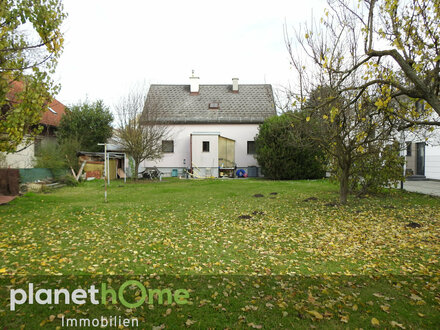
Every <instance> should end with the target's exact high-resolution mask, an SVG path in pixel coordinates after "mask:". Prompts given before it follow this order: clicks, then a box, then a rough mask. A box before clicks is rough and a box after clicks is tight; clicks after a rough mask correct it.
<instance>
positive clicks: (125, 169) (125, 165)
mask: <svg viewBox="0 0 440 330" xmlns="http://www.w3.org/2000/svg"><path fill="white" fill-rule="evenodd" d="M124 173H125V175H124V183H127V161H126V159H125V152H124Z"/></svg>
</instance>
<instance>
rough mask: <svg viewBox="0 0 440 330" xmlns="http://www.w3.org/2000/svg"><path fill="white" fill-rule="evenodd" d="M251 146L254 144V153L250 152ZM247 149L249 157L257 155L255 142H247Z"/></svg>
mask: <svg viewBox="0 0 440 330" xmlns="http://www.w3.org/2000/svg"><path fill="white" fill-rule="evenodd" d="M250 144H252V145H253V147H252V148H253V152H250V151H252V150H251V149H252V148H251V147H250ZM246 147H247V148H246V149H247V154H248V155H255V154H256V153H257V149H256V148H255V140H249V141H247V145H246Z"/></svg>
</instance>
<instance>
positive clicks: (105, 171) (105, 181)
mask: <svg viewBox="0 0 440 330" xmlns="http://www.w3.org/2000/svg"><path fill="white" fill-rule="evenodd" d="M104 173H105V175H104V187H105V188H104V201H105V202H106V203H107V175H108V172H107V144H104Z"/></svg>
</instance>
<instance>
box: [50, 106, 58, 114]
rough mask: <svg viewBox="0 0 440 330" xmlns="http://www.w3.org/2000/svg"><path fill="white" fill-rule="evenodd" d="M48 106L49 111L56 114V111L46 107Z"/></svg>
mask: <svg viewBox="0 0 440 330" xmlns="http://www.w3.org/2000/svg"><path fill="white" fill-rule="evenodd" d="M48 108H49V111H50V112H52V113H53V114H57V112H56V111H55V110H54V109H52V108H51V107H48Z"/></svg>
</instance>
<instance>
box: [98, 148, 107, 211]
mask: <svg viewBox="0 0 440 330" xmlns="http://www.w3.org/2000/svg"><path fill="white" fill-rule="evenodd" d="M98 146H104V202H105V203H107V174H108V172H107V144H106V143H98Z"/></svg>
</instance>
